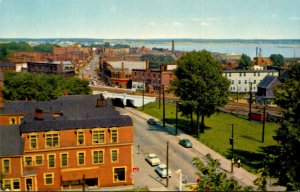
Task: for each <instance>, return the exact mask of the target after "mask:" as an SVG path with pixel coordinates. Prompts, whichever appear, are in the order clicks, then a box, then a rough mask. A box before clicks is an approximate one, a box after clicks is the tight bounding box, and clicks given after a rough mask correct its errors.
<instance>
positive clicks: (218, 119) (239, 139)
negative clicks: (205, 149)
mask: <svg viewBox="0 0 300 192" xmlns="http://www.w3.org/2000/svg"><path fill="white" fill-rule="evenodd" d="M144 108H145V110H144V112H145V113H147V114H149V115H152V116H154V117H156V118H158V119H160V120H162V105H161V109H159V108H158V102H154V103H149V104H148V105H145V107H144ZM138 110H140V111H142V108H138ZM178 118H179V121H178V122H179V128H181V129H182V130H185V129H186V128H187V127H189V119H187V118H185V117H182V116H181V114H180V113H179V114H178ZM175 119H176V106H175V104H172V103H166V121H167V123H170V124H173V125H175ZM194 120H196V117H194ZM232 124H234V138H235V140H234V154H235V158H239V159H241V162H242V165H243V166H244V167H245V168H247V169H248V170H249V171H255V170H257V169H258V168H259V167H261V166H262V164H261V163H262V162H261V160H262V158H263V154H264V153H263V148H266V147H270V146H272V145H276V144H277V143H276V141H274V140H273V138H272V136H274V135H275V130H276V129H278V127H279V125H278V124H275V123H269V122H267V123H266V126H265V138H264V140H265V141H264V143H262V142H261V139H262V124H261V123H258V122H254V121H248V120H246V118H243V117H237V116H234V115H231V114H226V113H221V112H220V113H216V114H214V115H212V116H211V117H210V118H205V125H206V129H205V132H204V133H203V134H200V136H199V140H200V141H201V142H202V143H204V144H205V145H207V146H209V147H210V148H213V149H214V150H215V151H217V152H218V153H220V154H222V155H223V156H225V157H227V158H230V157H231V145H230V144H229V138H231V130H232ZM194 136H195V135H194Z"/></svg>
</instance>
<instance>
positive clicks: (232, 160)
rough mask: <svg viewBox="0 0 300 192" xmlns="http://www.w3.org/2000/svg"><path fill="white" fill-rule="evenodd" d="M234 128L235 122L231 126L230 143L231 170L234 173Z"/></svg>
mask: <svg viewBox="0 0 300 192" xmlns="http://www.w3.org/2000/svg"><path fill="white" fill-rule="evenodd" d="M233 129H234V124H232V127H231V138H230V139H229V143H230V145H231V169H230V172H231V173H233V163H234V158H233V150H234V149H233V140H234V139H233Z"/></svg>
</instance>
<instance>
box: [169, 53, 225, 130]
mask: <svg viewBox="0 0 300 192" xmlns="http://www.w3.org/2000/svg"><path fill="white" fill-rule="evenodd" d="M175 75H176V77H177V79H176V80H174V81H173V83H172V86H173V88H172V89H173V91H174V93H175V95H176V96H178V97H180V98H181V100H182V101H183V102H185V103H187V104H189V105H192V106H193V107H191V108H190V111H193V112H194V113H195V114H196V118H197V120H196V127H197V134H198V133H199V128H200V132H204V127H205V124H204V117H205V116H207V117H209V116H210V115H212V114H213V113H215V112H216V111H217V109H218V107H220V106H222V105H225V104H226V103H227V101H228V98H227V90H228V88H229V81H228V80H227V79H226V78H225V77H223V76H222V70H221V64H220V63H219V62H218V61H217V60H216V59H214V58H213V57H212V55H211V53H210V52H208V51H206V50H203V51H197V52H196V51H193V52H189V53H187V54H186V55H184V56H182V57H181V58H180V59H179V60H178V61H177V69H176V70H175ZM200 116H201V125H200V124H199V120H200ZM199 125H200V127H199Z"/></svg>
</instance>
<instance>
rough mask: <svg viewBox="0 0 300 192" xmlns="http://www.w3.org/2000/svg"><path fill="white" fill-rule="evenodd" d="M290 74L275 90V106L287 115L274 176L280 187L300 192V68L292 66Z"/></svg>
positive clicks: (279, 139) (278, 133) (276, 158)
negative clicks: (283, 110)
mask: <svg viewBox="0 0 300 192" xmlns="http://www.w3.org/2000/svg"><path fill="white" fill-rule="evenodd" d="M288 74H289V75H288V79H287V80H286V81H285V82H284V83H282V84H280V85H279V86H278V87H277V88H276V89H275V90H274V94H275V97H276V101H275V102H276V104H277V105H279V106H280V107H282V108H283V109H285V112H284V114H283V116H284V121H283V122H282V124H281V126H280V128H279V129H278V130H277V132H276V136H274V139H275V140H277V141H278V143H279V146H278V149H277V150H274V152H275V154H274V156H275V159H274V163H275V165H276V169H275V170H273V172H275V174H276V175H277V177H278V184H279V185H282V186H286V188H287V190H289V191H296V190H299V189H300V174H299V173H300V162H299V154H300V65H299V64H294V65H292V66H291V68H290V70H289V73H288Z"/></svg>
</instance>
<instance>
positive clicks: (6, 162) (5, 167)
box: [2, 159, 10, 173]
mask: <svg viewBox="0 0 300 192" xmlns="http://www.w3.org/2000/svg"><path fill="white" fill-rule="evenodd" d="M2 163H3V168H2V170H3V173H10V160H9V159H3V160H2Z"/></svg>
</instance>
